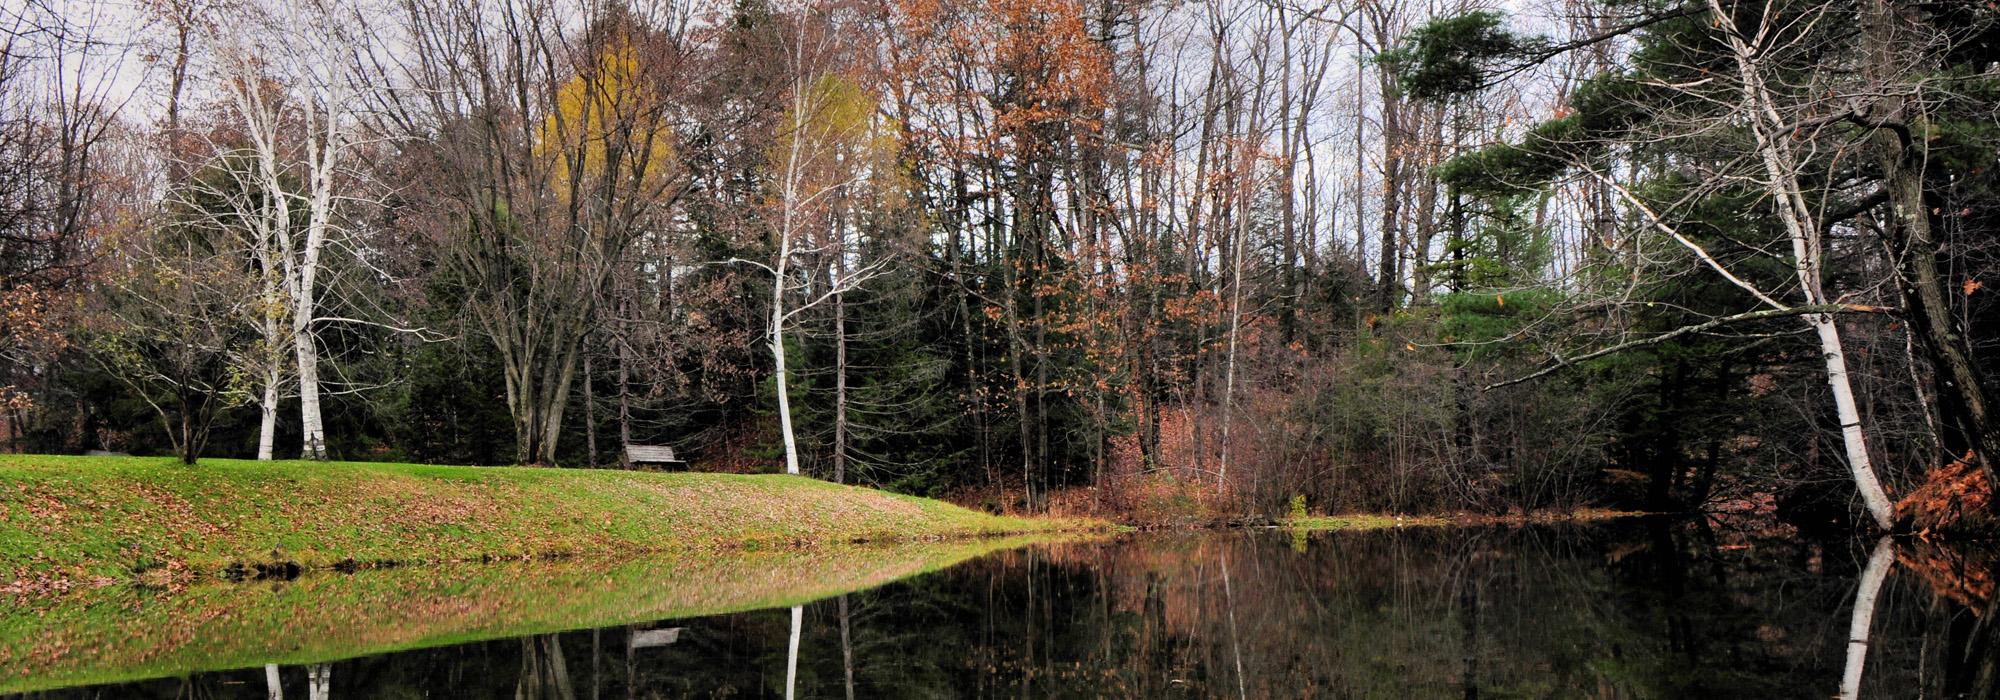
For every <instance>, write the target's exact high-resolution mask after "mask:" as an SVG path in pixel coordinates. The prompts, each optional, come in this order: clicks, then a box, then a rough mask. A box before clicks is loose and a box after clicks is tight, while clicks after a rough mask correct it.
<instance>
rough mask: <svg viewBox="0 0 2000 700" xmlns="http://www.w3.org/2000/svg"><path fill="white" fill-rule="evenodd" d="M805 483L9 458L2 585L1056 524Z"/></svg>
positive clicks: (38, 590)
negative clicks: (275, 566)
mask: <svg viewBox="0 0 2000 700" xmlns="http://www.w3.org/2000/svg"><path fill="white" fill-rule="evenodd" d="M1083 527H1090V524H1089V523H1083V522H1080V521H1073V520H1069V521H1065V520H1039V519H1023V518H1009V517H1000V516H993V515H988V514H985V513H980V512H976V511H972V510H967V509H965V508H960V507H958V506H954V505H950V504H947V503H943V502H940V501H934V500H929V499H923V498H915V497H910V496H900V495H896V494H890V493H885V492H882V491H875V490H871V489H864V488H856V487H849V486H839V485H835V484H830V483H826V482H822V481H816V480H812V479H805V478H800V477H788V476H775V475H732V474H689V473H681V474H660V473H644V472H628V471H600V470H566V469H536V468H511V467H504V468H503V467H440V466H422V465H407V464H379V463H358V462H249V461H236V460H204V461H203V462H202V463H201V464H199V465H196V466H184V465H181V464H179V463H178V462H176V461H174V460H172V459H166V458H135V457H56V456H38V455H0V593H5V594H11V595H12V596H13V597H17V598H18V597H24V596H38V595H47V594H51V593H59V592H62V591H66V590H72V589H77V588H96V587H103V586H107V585H113V584H118V583H128V582H134V581H138V582H146V583H166V584H172V583H174V582H185V581H189V580H197V579H202V578H209V577H215V576H218V575H222V574H225V573H226V572H229V571H231V570H234V569H237V568H238V567H243V568H249V569H251V570H255V568H256V567H257V566H259V565H272V564H286V565H292V564H295V565H297V566H298V567H302V568H304V569H317V568H327V567H336V566H341V565H347V564H353V565H359V566H370V565H379V564H384V563H399V564H405V563H426V564H429V563H442V562H459V561H474V560H487V559H531V558H546V557H558V556H567V555H590V554H624V555H630V554H635V553H671V552H690V551H712V550H722V549H759V548H772V547H780V546H793V545H813V544H830V543H842V542H859V541H877V542H880V541H899V542H900V541H914V540H931V539H950V538H963V537H973V536H984V535H1002V534H1018V533H1031V532H1046V531H1054V530H1063V529H1078V528H1083Z"/></svg>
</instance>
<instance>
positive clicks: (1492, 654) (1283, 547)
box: [0, 520, 1996, 698]
mask: <svg viewBox="0 0 2000 700" xmlns="http://www.w3.org/2000/svg"><path fill="white" fill-rule="evenodd" d="M1754 533H1755V530H1754V529H1751V530H1744V529H1726V528H1711V527H1708V526H1707V525H1706V524H1689V523H1667V522H1659V521H1642V520H1631V521H1619V522H1616V523H1612V524H1603V525H1593V526H1587V527H1585V526H1578V527H1564V528H1494V529H1451V528H1405V529H1400V530H1388V531H1374V532H1351V533H1319V534H1313V535H1299V534H1294V533H1287V532H1282V531H1277V530H1230V531H1212V532H1170V533H1135V534H1129V535H1123V536H1118V537H1115V538H1111V539H1105V540H1095V541H1070V542H1055V543H1051V542H1035V543H1022V542H1001V543H987V544H983V545H976V546H975V545H967V544H960V545H951V546H936V545H933V546H929V547H899V548H865V549H856V550H836V551H830V552H820V553H816V554H811V555H799V554H797V553H782V552H777V553H765V554H758V555H748V556H744V557H736V558H728V559H727V560H724V559H716V560H709V561H702V562H693V563H689V562H680V563H658V564H648V563H630V564H620V565H618V566H597V565H586V564H582V563H576V562H554V563H534V564H510V565H496V566H484V567H470V568H462V569H443V570H394V571H364V572H359V573H356V574H328V575H314V576H307V577H305V578H302V579H298V580H294V581H288V582H256V583H237V584H219V585H215V586H209V587H201V588H198V589H192V590H188V591H179V592H151V593H144V592H135V593H129V594H124V595H126V596H128V597H125V598H121V599H117V600H104V601H94V602H91V603H88V604H65V605H63V606H57V607H55V608H54V609H40V610H16V611H15V612H14V614H13V615H11V616H10V617H9V618H7V619H6V621H4V622H0V634H4V635H5V636H4V637H0V639H4V641H5V642H6V644H5V645H0V654H4V655H0V668H6V669H7V673H6V674H5V679H4V681H0V682H4V683H5V684H4V685H0V690H6V691H13V692H17V693H20V694H17V695H8V696H4V697H35V698H100V697H102V698H113V697H116V698H151V697H158V698H168V697H174V698H185V697H194V698H266V697H276V692H274V691H273V687H274V686H275V688H276V690H277V691H280V692H282V694H283V696H284V697H288V698H320V697H328V698H422V697H430V698H457V697H472V698H489V697H517V698H654V697H694V696H701V697H723V696H727V697H786V696H791V697H801V698H898V697H1246V698H1267V697H1325V698H1404V697H1454V698H1474V697H1605V698H1654V697H1659V698H1670V697H1703V698H1708V697H1746V698H1747V697H1756V698H1829V697H1838V696H1840V695H1842V694H1843V693H1847V694H1858V695H1859V696H1861V697H1885V698H1887V697H1930V698H1937V697H1992V696H1993V693H1994V691H1993V687H1994V680H1995V678H1994V677H1995V674H1996V668H1995V666H1996V661H1995V660H1994V658H1993V657H1994V656H1995V654H1994V652H1993V648H1992V647H1991V646H1990V645H1991V644H1992V639H1993V637H1994V632H1993V631H1992V629H1991V628H1990V626H1989V625H1987V624H1985V623H1986V621H1987V620H1988V619H1989V618H1991V617H1993V614H1994V611H1993V609H1992V608H1991V607H1990V606H1991V604H1992V603H1991V601H1992V600H1993V591H1992V587H1993V581H1994V578H1993V576H1992V575H1991V574H1992V572H1993V571H1994V568H1993V566H1992V565H1991V562H1992V558H1991V557H1989V556H1987V555H1986V554H1985V553H1983V552H1965V551H1959V550H1950V549H1942V548H1935V547H1929V546H1916V545H1911V544H1902V545H1897V546H1896V547H1894V548H1892V549H1884V550H1882V551H1881V552H1879V553H1877V552H1875V550H1874V548H1873V543H1869V542H1846V541H1840V542H1828V543H1805V542H1800V541H1798V540H1797V539H1796V538H1794V537H1789V536H1783V535H1781V534H1772V535H1769V536H1760V535H1757V534H1754ZM1871 559H1872V561H1873V562H1874V563H1875V564H1876V566H1875V567H1873V568H1874V569H1876V570H1877V571H1878V573H1881V575H1879V576H1874V577H1864V576H1863V574H1864V571H1865V570H1867V569H1869V568H1871V567H1870V566H1869V564H1870V562H1871ZM1864 578H1872V579H1873V580H1875V581H1879V582H1880V585H1879V595H1876V596H1874V605H1873V606H1872V607H1873V610H1872V614H1870V615H1867V616H1864V617H1865V621H1866V622H1867V623H1868V631H1867V634H1866V637H1867V644H1866V645H1865V646H1862V645H1850V644H1849V634H1850V628H1851V627H1852V625H1853V623H1854V622H1855V616H1854V615H1853V614H1852V613H1853V612H1854V604H1855V600H1856V598H1857V593H1864V594H1865V593H1868V592H1870V591H1872V590H1875V589H1876V588H1878V587H1877V586H1864V585H1862V584H1863V583H1865V581H1864ZM1863 597H1864V598H1865V597H1868V596H1866V595H1864V596H1863ZM1857 651H1858V652H1865V653H1850V652H1857ZM1857 661H1859V662H1860V663H1859V664H1857V663H1856V662H1857ZM1857 671H1858V672H1859V673H1860V675H1859V676H1858V677H1852V674H1854V673H1856V672H1857Z"/></svg>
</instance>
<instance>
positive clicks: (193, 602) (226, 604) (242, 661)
mask: <svg viewBox="0 0 2000 700" xmlns="http://www.w3.org/2000/svg"><path fill="white" fill-rule="evenodd" d="M1041 537H1042V538H1044V539H1045V538H1046V537H1047V536H1041ZM1030 541H1034V540H1033V539H1031V538H1027V537H1023V538H1001V539H986V540H962V541H954V542H943V543H902V544H872V545H853V546H843V547H826V548H811V549H800V550H791V551H777V550H766V551H758V552H733V553H726V554H720V555H703V556H676V557H667V558H647V559H640V560H631V561H624V562H617V561H611V560H606V559H574V560H564V561H552V562H506V563H499V564H491V565H476V564H453V565H445V566H439V567H422V568H398V569H384V570H376V571H362V572H357V573H354V574H351V575H349V574H332V573H327V574H311V575H307V576H304V577H302V578H299V579H296V580H293V581H288V582H282V583H259V584H232V583H226V582H210V583H203V584H196V585H193V586H190V587H188V588H186V589H185V590H182V591H179V592H173V593H168V592H161V591H149V590H146V589H137V588H131V587H124V586H118V587H111V588H105V589H101V590H97V591H91V592H87V593H83V594H80V595H74V596H64V597H61V598H58V599H52V600H48V601H40V602H37V603H34V604H31V605H30V606H28V607H26V608H17V609H15V610H14V611H12V612H10V614H8V615H6V616H5V617H0V669H6V670H7V672H8V673H7V674H6V677H0V692H23V691H28V690H34V689H42V688H52V687H61V686H71V685H82V684H96V683H108V682H115V681H128V680H137V679H143V678H153V677H160V676H167V675H178V674H184V673H191V672H196V671H209V670H223V669H231V668H244V667H250V666H256V665H260V664H266V663H276V664H282V665H292V664H303V663H314V662H320V661H329V660H334V659H340V658H348V657H353V656H360V655H366V654H377V653H383V652H388V651H394V650H399V649H410V648H420V647H431V646H440V645H447V644H459V643H465V642H470V641H477V640H484V639H495V638H504V637H513V636H521V635H528V634H541V633H547V632H554V631H560V630H568V629H578V628H583V627H599V626H606V625H616V624H625V623H632V622H643V621H652V620H661V619H668V618H683V617H694V616H702V615H714V614H721V613H728V612H735V611H740V610H749V609H758V608H768V607H779V606H787V605H794V604H799V603H803V602H806V601H810V600H814V599H818V598H824V597H827V596H832V595H838V594H841V593H846V592H849V591H853V590H857V589H861V588H868V587H873V586H876V585H880V584H883V583H887V582H889V581H893V580H895V579H898V578H902V577H906V576H910V575H914V574H918V573H922V572H926V571H931V570H935V569H939V568H942V567H945V566H949V565H951V564H954V563H957V562H959V561H963V560H965V559H968V558H971V557H974V556H978V555H981V554H985V553H988V552H991V551H995V550H998V549H1004V548H1008V547H1013V546H1019V545H1021V544H1024V543H1026V542H1030Z"/></svg>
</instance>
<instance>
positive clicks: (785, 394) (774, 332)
mask: <svg viewBox="0 0 2000 700" xmlns="http://www.w3.org/2000/svg"><path fill="white" fill-rule="evenodd" d="M784 255H789V251H788V252H786V253H784ZM784 270H785V266H784V264H782V263H780V264H779V265H778V275H777V276H776V278H775V281H774V282H773V284H772V287H771V338H770V345H771V366H772V370H771V371H772V374H773V376H774V378H775V380H776V381H777V384H778V428H779V430H780V431H781V432H782V433H783V435H784V440H785V473H786V474H798V473H799V443H798V440H797V439H796V438H794V437H793V434H792V395H791V390H790V388H789V386H788V385H787V380H786V369H785V277H784Z"/></svg>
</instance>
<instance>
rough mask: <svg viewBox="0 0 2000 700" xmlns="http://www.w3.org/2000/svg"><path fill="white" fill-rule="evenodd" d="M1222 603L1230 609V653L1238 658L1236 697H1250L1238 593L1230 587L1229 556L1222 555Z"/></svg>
mask: <svg viewBox="0 0 2000 700" xmlns="http://www.w3.org/2000/svg"><path fill="white" fill-rule="evenodd" d="M1222 603H1223V607H1224V608H1226V609H1227V610H1228V611H1229V653H1230V655H1231V656H1232V657H1234V658H1235V659H1236V697H1238V698H1248V697H1250V694H1249V693H1248V692H1246V691H1245V690H1244V687H1243V645H1242V641H1241V640H1240V639H1238V637H1237V635H1236V593H1235V591H1233V590H1231V589H1230V587H1229V557H1228V556H1226V555H1225V556H1223V557H1222Z"/></svg>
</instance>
